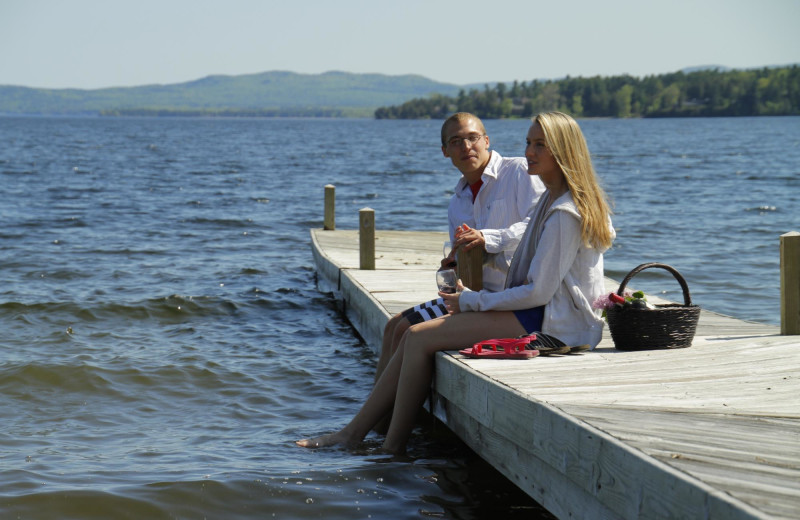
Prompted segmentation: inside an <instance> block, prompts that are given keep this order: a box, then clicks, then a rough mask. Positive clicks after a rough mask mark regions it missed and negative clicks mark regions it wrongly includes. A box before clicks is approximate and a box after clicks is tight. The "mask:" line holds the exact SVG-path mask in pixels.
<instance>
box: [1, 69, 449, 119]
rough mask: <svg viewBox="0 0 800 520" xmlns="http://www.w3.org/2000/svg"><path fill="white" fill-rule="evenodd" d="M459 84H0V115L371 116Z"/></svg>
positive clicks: (306, 78)
mask: <svg viewBox="0 0 800 520" xmlns="http://www.w3.org/2000/svg"><path fill="white" fill-rule="evenodd" d="M458 90H459V86H457V85H452V84H447V83H439V82H436V81H432V80H430V79H427V78H424V77H422V76H417V75H404V76H387V75H383V74H353V73H349V72H338V71H333V72H326V73H323V74H298V73H294V72H284V71H272V72H264V73H260V74H246V75H240V76H220V75H218V76H208V77H206V78H203V79H199V80H196V81H190V82H186V83H178V84H172V85H146V86H140V87H121V88H104V89H95V90H80V89H38V88H28V87H19V86H0V114H3V113H5V114H106V115H225V116H311V117H319V116H323V117H331V116H363V117H372V115H373V112H374V111H375V109H376V108H377V107H379V106H381V105H388V104H392V103H402V102H404V101H406V100H408V99H411V98H414V97H420V96H427V95H429V94H431V93H433V92H437V93H440V94H445V95H455V94H456V93H458Z"/></svg>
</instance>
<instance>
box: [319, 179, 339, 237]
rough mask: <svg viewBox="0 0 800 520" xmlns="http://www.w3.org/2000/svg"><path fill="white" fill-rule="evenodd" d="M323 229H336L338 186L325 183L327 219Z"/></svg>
mask: <svg viewBox="0 0 800 520" xmlns="http://www.w3.org/2000/svg"><path fill="white" fill-rule="evenodd" d="M322 228H323V229H327V230H330V231H333V230H335V229H336V186H334V185H333V184H327V185H325V220H324V221H323V226H322Z"/></svg>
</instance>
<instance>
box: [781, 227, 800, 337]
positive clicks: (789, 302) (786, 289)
mask: <svg viewBox="0 0 800 520" xmlns="http://www.w3.org/2000/svg"><path fill="white" fill-rule="evenodd" d="M781 334H783V335H785V336H788V335H794V334H800V233H798V232H797V231H792V232H790V233H786V234H784V235H781Z"/></svg>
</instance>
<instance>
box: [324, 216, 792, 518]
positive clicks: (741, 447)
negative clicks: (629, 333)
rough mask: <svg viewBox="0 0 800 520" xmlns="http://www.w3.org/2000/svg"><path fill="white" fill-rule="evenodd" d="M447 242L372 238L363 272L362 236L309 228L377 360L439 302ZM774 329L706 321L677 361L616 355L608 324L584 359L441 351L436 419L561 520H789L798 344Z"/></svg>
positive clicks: (417, 236)
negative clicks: (390, 341) (425, 306)
mask: <svg viewBox="0 0 800 520" xmlns="http://www.w3.org/2000/svg"><path fill="white" fill-rule="evenodd" d="M444 240H446V234H445V233H432V232H400V231H381V230H378V231H376V242H375V256H376V262H375V265H376V269H375V270H371V271H367V270H363V271H362V270H359V268H358V266H359V241H358V231H356V230H340V231H323V230H312V231H311V242H312V250H313V254H314V259H315V262H316V265H317V269H318V274H319V277H318V281H319V284H320V288H321V289H322V290H324V291H326V292H327V291H331V292H333V293H334V294H335V296H336V298H337V299H339V300H340V301H341V302H342V305H343V308H344V311H345V314H346V316H347V317H348V319H349V320H350V321H351V322H352V324H353V325H354V327H355V328H356V329H357V330H358V331H359V333H360V334H361V335H362V337H363V338H364V340H365V341H366V342H367V343H368V344H369V345H370V346H372V347H373V348H375V349H378V348H380V340H381V335H382V333H383V327H384V324H385V323H386V321H387V320H388V318H389V317H390V316H391V315H393V314H394V313H396V312H398V311H400V310H403V309H405V308H407V307H409V306H411V305H413V304H416V303H420V302H422V301H425V300H428V299H431V298H433V297H435V296H436V291H435V282H434V271H435V269H436V267H437V266H438V264H439V259H440V258H441V245H442V242H443V241H444ZM633 267H634V266H631V268H633ZM664 274H665V276H666V277H669V276H670V275H669V274H668V273H664ZM669 280H671V281H672V282H674V279H672V278H669ZM687 282H688V283H689V286H690V288H691V280H688V281H687ZM606 283H607V287H608V290H609V292H611V291H616V289H617V287H618V283H617V282H614V281H613V280H610V279H607V282H606ZM665 283H668V281H667V278H665ZM633 285H635V280H634V282H633ZM648 299H650V300H651V301H653V300H654V299H655V298H653V297H652V296H650V295H648ZM779 332H780V330H779V327H777V326H769V325H763V324H758V323H751V322H746V321H741V320H736V319H733V318H730V317H727V316H722V315H720V314H716V313H712V312H709V311H705V310H704V311H702V312H701V316H700V323H699V325H698V330H697V334H696V336H695V339H694V342H693V344H692V347H691V348H688V349H678V350H656V351H640V352H622V351H618V350H616V349H614V346H613V343H612V342H611V339H610V335H609V334H608V330H607V328H606V331H605V333H604V338H603V341H602V342H601V343H600V345H599V346H598V347H597V348H596V349H595V350H594V351H592V352H587V353H584V354H579V355H568V356H552V357H541V356H540V357H537V358H534V359H531V360H526V361H519V360H486V359H478V360H474V359H469V358H465V357H463V356H460V355H458V353H457V352H455V351H453V352H442V353H439V354H438V355H437V360H436V376H435V381H434V387H435V399H434V401H435V413H436V415H437V416H438V417H439V418H440V419H442V420H443V421H444V422H445V423H446V424H447V425H448V427H449V428H450V429H452V430H453V431H454V432H455V433H456V434H457V435H458V436H459V437H460V438H461V439H463V440H464V442H465V443H466V444H467V445H469V446H470V447H471V448H472V449H473V450H474V451H475V452H476V453H478V454H479V455H480V456H481V457H483V458H484V459H485V460H487V461H488V462H489V463H491V464H492V465H493V466H494V467H496V468H497V469H498V470H499V471H500V472H502V473H503V474H504V475H505V476H506V477H508V478H509V479H510V480H511V481H512V482H514V483H515V484H516V485H517V486H519V487H520V488H521V489H522V490H524V491H525V492H526V493H528V494H529V495H530V496H531V497H533V498H534V499H535V500H536V501H537V502H539V503H540V504H542V505H543V506H544V507H546V508H547V509H548V510H549V511H550V512H552V513H553V514H554V515H556V516H557V517H559V518H578V519H583V518H586V519H589V518H591V519H601V518H624V519H628V518H642V519H650V518H690V519H696V518H697V519H705V518H710V519H724V520H729V519H739V518H800V336H781V335H779Z"/></svg>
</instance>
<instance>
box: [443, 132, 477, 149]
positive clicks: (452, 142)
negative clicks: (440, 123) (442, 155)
mask: <svg viewBox="0 0 800 520" xmlns="http://www.w3.org/2000/svg"><path fill="white" fill-rule="evenodd" d="M481 137H486V136H485V135H483V134H470V135H468V136H467V137H457V136H456V137H451V138H450V139H448V140H447V146H452V147H459V146H462V145H463V144H464V143H469V144H470V146H472V145H474V144H475V143H477V142H478V141H480V140H481Z"/></svg>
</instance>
